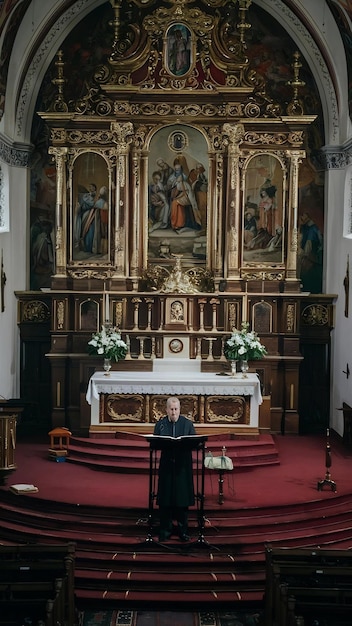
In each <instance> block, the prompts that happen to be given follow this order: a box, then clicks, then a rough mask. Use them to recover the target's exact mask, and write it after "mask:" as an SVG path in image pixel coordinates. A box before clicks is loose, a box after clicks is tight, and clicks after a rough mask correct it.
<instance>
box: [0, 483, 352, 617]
mask: <svg viewBox="0 0 352 626" xmlns="http://www.w3.org/2000/svg"><path fill="white" fill-rule="evenodd" d="M1 496H2V497H1V503H0V513H1V519H2V524H1V529H0V541H1V542H2V543H8V542H16V543H18V542H20V543H37V542H39V543H41V544H45V543H47V544H50V543H60V542H66V541H68V540H70V541H74V542H75V543H76V566H75V597H76V600H77V603H78V605H80V604H82V605H84V606H85V607H87V603H90V604H91V605H95V606H98V605H99V607H106V608H109V607H110V608H111V607H113V606H116V602H118V603H119V606H121V607H125V608H129V607H135V608H136V607H145V606H148V607H155V608H156V607H157V608H158V610H160V609H161V607H165V608H167V607H168V603H170V602H174V603H175V602H177V603H178V606H183V607H191V606H192V607H193V609H194V607H195V606H201V607H203V609H204V608H207V609H210V608H213V610H214V607H215V606H222V607H224V606H232V608H233V605H234V604H237V603H238V604H241V605H242V604H245V603H249V602H258V603H260V602H261V601H262V600H263V594H264V590H265V551H264V547H265V543H267V542H269V543H270V544H271V545H273V546H277V547H279V546H281V547H286V548H290V547H291V548H292V547H316V546H317V545H319V546H326V547H332V548H336V549H337V548H338V549H347V548H348V547H350V545H351V537H352V531H351V524H350V516H351V504H350V502H351V498H350V495H347V496H342V497H341V496H340V497H336V496H335V497H334V500H328V501H318V500H316V501H314V502H304V503H301V504H296V505H288V506H284V507H280V506H277V507H274V508H273V509H270V508H267V507H257V508H246V507H244V508H241V509H239V510H237V511H236V512H233V511H228V510H226V509H222V510H221V512H220V511H217V510H211V511H210V510H209V511H208V512H207V517H208V518H209V520H208V523H207V525H206V528H205V534H204V537H205V539H206V543H203V544H201V543H199V540H198V545H197V526H196V519H195V517H194V515H193V514H192V515H191V520H190V521H191V527H190V530H191V535H192V537H193V538H192V541H191V542H190V543H189V544H182V543H180V542H179V541H178V539H177V538H176V537H173V539H172V540H171V541H168V542H166V543H165V544H164V545H160V544H158V542H157V541H156V539H155V540H154V541H152V542H149V541H146V539H147V525H146V523H145V522H143V520H142V519H141V520H138V517H139V516H140V515H141V513H142V511H141V510H138V509H125V510H122V509H119V508H117V507H97V506H94V505H93V506H90V505H82V506H78V505H72V504H71V505H70V504H67V503H59V502H56V501H55V500H44V499H43V500H40V499H38V497H36V498H30V497H29V496H22V497H19V496H16V495H14V494H12V493H11V492H10V491H6V489H5V488H2V490H1ZM39 505H40V506H39ZM138 522H140V523H138ZM153 537H155V535H154V534H153Z"/></svg>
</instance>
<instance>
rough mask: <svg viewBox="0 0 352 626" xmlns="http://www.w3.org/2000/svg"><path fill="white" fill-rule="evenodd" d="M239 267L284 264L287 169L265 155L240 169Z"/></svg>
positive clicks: (272, 156)
mask: <svg viewBox="0 0 352 626" xmlns="http://www.w3.org/2000/svg"><path fill="white" fill-rule="evenodd" d="M243 176H244V185H243V189H244V191H243V203H242V206H243V210H242V216H241V219H242V263H241V265H242V267H255V266H259V267H263V266H264V267H273V266H283V265H284V263H285V240H286V238H287V233H286V229H285V223H286V168H285V166H284V164H283V162H282V160H281V159H280V158H279V157H278V156H277V155H275V154H271V153H268V152H265V153H264V152H262V153H255V154H254V155H251V156H250V157H249V158H248V159H247V161H246V162H245V164H244V167H243Z"/></svg>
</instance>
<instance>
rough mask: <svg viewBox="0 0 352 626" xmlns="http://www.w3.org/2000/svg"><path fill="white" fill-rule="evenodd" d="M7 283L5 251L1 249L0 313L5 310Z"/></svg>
mask: <svg viewBox="0 0 352 626" xmlns="http://www.w3.org/2000/svg"><path fill="white" fill-rule="evenodd" d="M5 284H6V274H5V272H4V259H3V251H2V250H1V269H0V313H3V312H4V311H5Z"/></svg>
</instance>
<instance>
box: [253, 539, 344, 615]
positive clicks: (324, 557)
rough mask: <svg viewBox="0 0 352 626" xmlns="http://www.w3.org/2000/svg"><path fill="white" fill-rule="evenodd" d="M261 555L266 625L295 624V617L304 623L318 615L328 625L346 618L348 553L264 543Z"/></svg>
mask: <svg viewBox="0 0 352 626" xmlns="http://www.w3.org/2000/svg"><path fill="white" fill-rule="evenodd" d="M265 554H266V588H265V623H266V626H295V625H296V623H297V618H298V617H299V616H302V617H303V619H304V621H305V623H308V624H309V623H312V620H314V619H316V618H317V617H318V616H320V617H322V616H324V619H326V620H328V619H329V618H331V620H332V621H331V622H330V623H331V624H335V622H334V621H333V620H335V621H336V620H337V619H341V620H344V619H345V618H346V619H348V618H349V617H350V615H351V614H352V577H351V571H352V552H350V551H348V550H326V549H320V548H318V549H305V548H303V549H288V548H273V547H272V546H270V545H267V546H266V553H265ZM309 620H310V621H309ZM326 623H329V622H328V621H327V622H326ZM338 623H339V622H338V621H336V624H338Z"/></svg>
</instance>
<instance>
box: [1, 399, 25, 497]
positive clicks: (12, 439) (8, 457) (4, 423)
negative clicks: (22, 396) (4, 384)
mask: <svg viewBox="0 0 352 626" xmlns="http://www.w3.org/2000/svg"><path fill="white" fill-rule="evenodd" d="M23 408H24V407H23V403H22V402H21V400H15V399H13V400H0V484H1V485H5V483H6V479H7V476H8V475H9V474H10V473H11V472H13V471H14V470H15V469H17V465H16V463H15V450H16V427H17V417H18V415H19V414H20V413H21V412H22V411H23Z"/></svg>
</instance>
